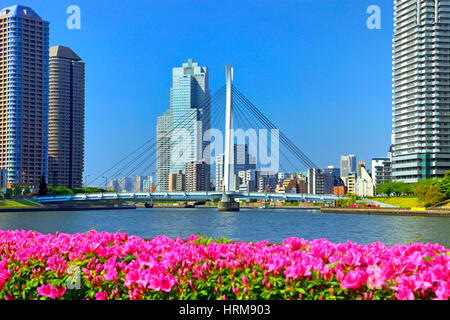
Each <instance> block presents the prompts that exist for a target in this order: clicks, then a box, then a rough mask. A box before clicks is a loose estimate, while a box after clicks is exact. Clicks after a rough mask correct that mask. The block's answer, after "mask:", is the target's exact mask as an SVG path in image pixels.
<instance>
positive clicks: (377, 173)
mask: <svg viewBox="0 0 450 320" xmlns="http://www.w3.org/2000/svg"><path fill="white" fill-rule="evenodd" d="M372 179H373V186H374V187H376V186H377V185H379V184H383V183H387V182H391V181H392V163H391V160H390V159H389V158H373V159H372Z"/></svg>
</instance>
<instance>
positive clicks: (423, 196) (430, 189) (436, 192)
mask: <svg viewBox="0 0 450 320" xmlns="http://www.w3.org/2000/svg"><path fill="white" fill-rule="evenodd" d="M375 192H376V194H377V195H386V196H388V197H392V196H394V197H400V196H416V197H417V199H418V200H419V201H420V202H423V204H424V205H425V207H430V206H434V205H436V204H439V203H441V202H444V201H446V200H450V171H447V172H446V173H445V176H444V177H442V178H433V179H424V180H421V181H419V182H416V183H405V182H401V181H393V182H387V183H383V184H380V185H378V186H377V187H376V190H375Z"/></svg>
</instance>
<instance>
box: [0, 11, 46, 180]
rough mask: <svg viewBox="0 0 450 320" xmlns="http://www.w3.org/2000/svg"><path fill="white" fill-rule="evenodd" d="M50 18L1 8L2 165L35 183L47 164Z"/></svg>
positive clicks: (18, 177) (10, 174) (14, 177)
mask: <svg viewBox="0 0 450 320" xmlns="http://www.w3.org/2000/svg"><path fill="white" fill-rule="evenodd" d="M48 60H49V24H48V22H47V21H44V20H42V19H41V17H40V16H39V15H38V14H37V13H36V12H34V11H33V10H32V9H31V8H28V7H24V6H19V5H15V6H12V7H7V8H4V9H2V10H0V168H2V169H5V168H6V169H7V170H8V173H7V174H8V184H10V185H11V184H12V185H15V184H22V185H30V186H32V187H35V188H37V187H38V186H39V181H40V179H41V177H42V176H45V177H46V178H47V173H48V172H47V170H48V94H49V92H48V82H49V66H48Z"/></svg>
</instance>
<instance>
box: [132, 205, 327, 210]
mask: <svg viewBox="0 0 450 320" xmlns="http://www.w3.org/2000/svg"><path fill="white" fill-rule="evenodd" d="M138 208H144V206H143V205H138ZM153 208H155V209H156V208H164V209H180V208H182V209H183V208H195V209H211V208H217V206H214V205H196V206H191V205H187V206H182V205H180V206H171V205H154V206H153ZM239 208H240V209H262V208H261V206H240V207H239ZM264 209H295V210H320V207H319V206H267V207H266V208H264Z"/></svg>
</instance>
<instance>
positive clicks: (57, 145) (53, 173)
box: [48, 46, 85, 188]
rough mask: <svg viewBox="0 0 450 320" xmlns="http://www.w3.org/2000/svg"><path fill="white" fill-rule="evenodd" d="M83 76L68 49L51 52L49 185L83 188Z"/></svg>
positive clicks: (56, 48)
mask: <svg viewBox="0 0 450 320" xmlns="http://www.w3.org/2000/svg"><path fill="white" fill-rule="evenodd" d="M84 72H85V66H84V62H81V58H80V57H79V56H78V55H77V54H76V53H75V52H73V51H72V50H71V49H70V48H68V47H63V46H56V47H51V48H50V85H49V90H50V99H49V132H48V156H49V164H48V166H49V170H48V172H49V173H48V182H49V183H50V184H52V185H56V186H66V187H68V188H80V187H81V186H82V179H83V169H84V83H85V81H84Z"/></svg>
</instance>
